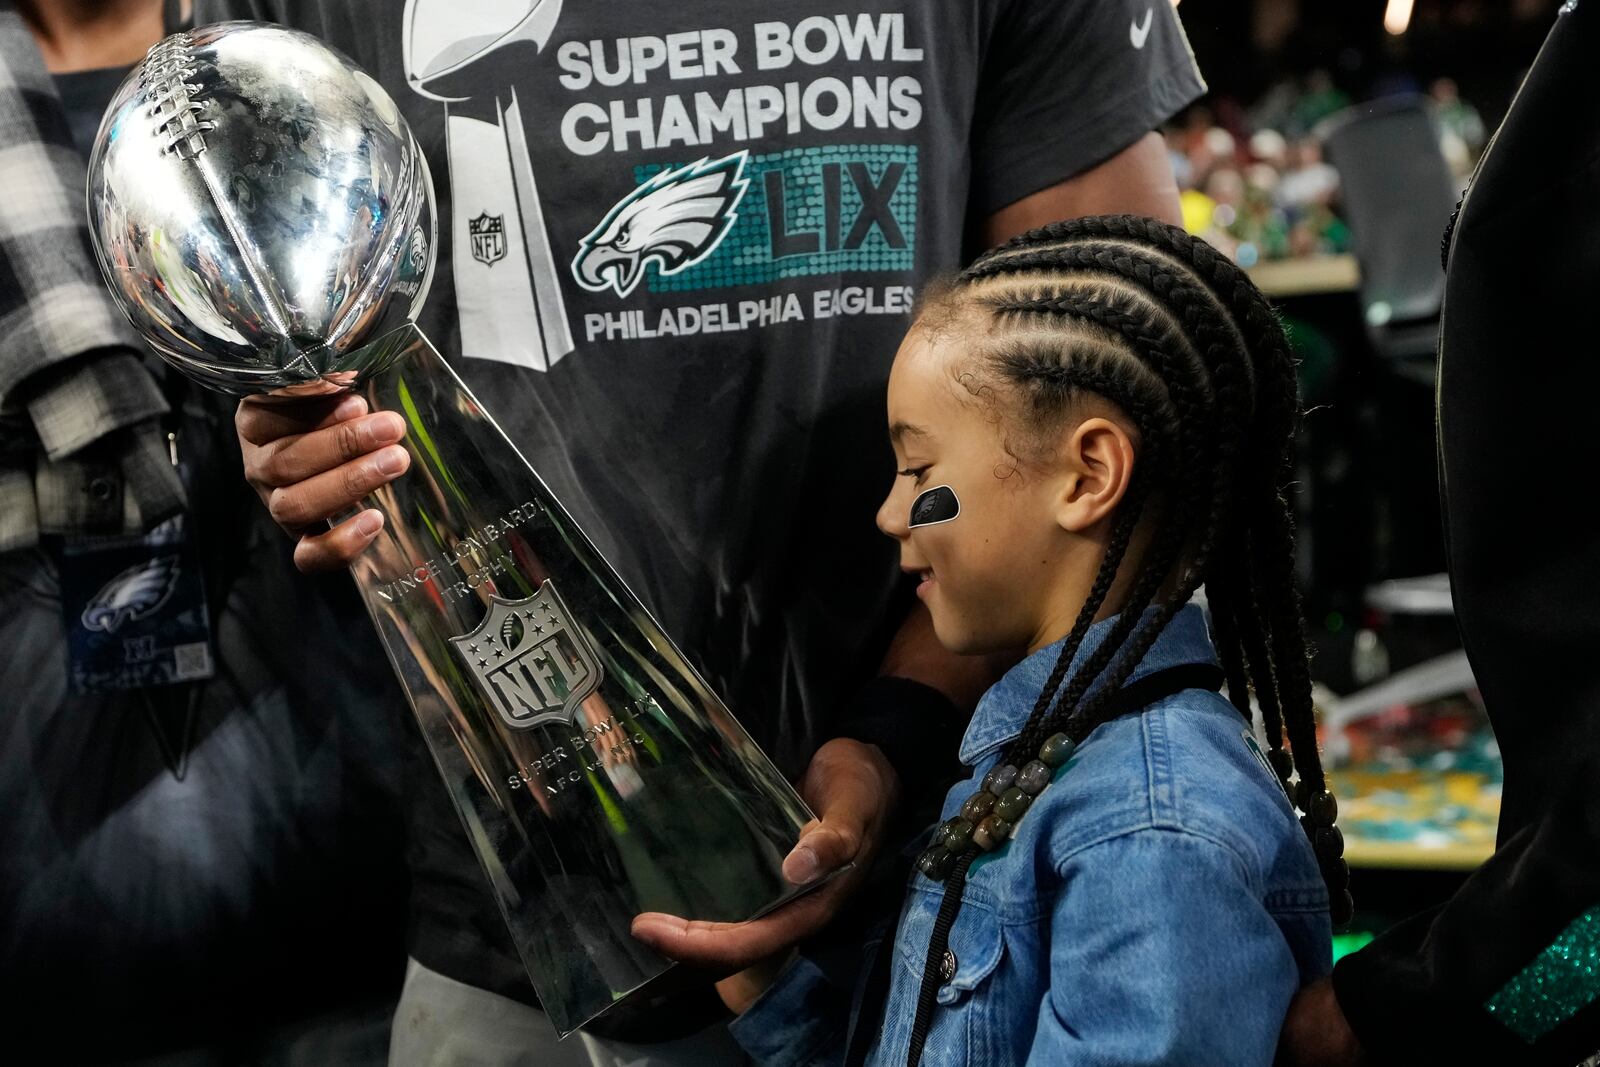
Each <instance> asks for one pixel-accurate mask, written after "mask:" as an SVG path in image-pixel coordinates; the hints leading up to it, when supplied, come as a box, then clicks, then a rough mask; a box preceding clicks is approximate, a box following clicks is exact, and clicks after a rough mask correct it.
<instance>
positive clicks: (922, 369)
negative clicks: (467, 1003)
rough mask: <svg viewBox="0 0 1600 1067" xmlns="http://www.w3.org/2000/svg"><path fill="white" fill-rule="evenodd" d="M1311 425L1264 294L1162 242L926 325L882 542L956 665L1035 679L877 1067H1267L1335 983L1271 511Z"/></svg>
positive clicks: (1010, 275) (983, 262)
mask: <svg viewBox="0 0 1600 1067" xmlns="http://www.w3.org/2000/svg"><path fill="white" fill-rule="evenodd" d="M1296 411H1297V399H1296V388H1295V377H1294V366H1293V363H1292V361H1291V359H1290V356H1289V352H1288V349H1287V347H1286V344H1285V340H1284V336H1283V332H1282V330H1281V329H1280V327H1279V325H1278V323H1277V321H1276V320H1275V319H1274V317H1273V315H1272V312H1271V310H1270V309H1269V308H1268V307H1267V305H1266V303H1265V302H1264V301H1263V299H1262V297H1261V295H1260V293H1259V292H1258V291H1257V290H1256V289H1255V287H1254V286H1253V285H1252V284H1251V283H1250V282H1249V280H1248V279H1247V278H1246V277H1245V276H1244V274H1243V273H1242V272H1240V271H1239V270H1238V269H1237V268H1235V267H1234V266H1233V265H1232V264H1231V263H1229V262H1228V261H1227V260H1226V259H1225V258H1224V257H1222V256H1220V255H1218V254H1217V253H1216V252H1215V251H1213V250H1212V249H1211V248H1210V247H1209V246H1208V245H1206V244H1204V243H1202V242H1200V241H1198V240H1195V239H1193V238H1190V237H1189V236H1188V235H1187V234H1185V233H1183V232H1182V231H1180V230H1177V229H1174V228H1172V227H1170V226H1167V225H1164V224H1162V223H1159V222H1155V221H1152V220H1149V219H1141V218H1135V217H1131V216H1128V217H1122V216H1119V217H1112V218H1095V219H1082V220H1077V221H1074V222H1068V223H1062V224H1059V225H1055V226H1050V227H1047V228H1045V229H1041V230H1036V231H1034V232H1032V233H1029V234H1026V235H1024V236H1022V237H1020V238H1017V239H1016V240H1014V241H1012V242H1010V243H1009V244H1007V245H1004V246H1002V247H1000V248H998V249H995V250H994V251H992V252H989V253H988V254H986V255H984V256H983V257H982V258H981V259H979V260H978V262H977V263H975V264H974V265H973V266H972V267H971V268H970V269H969V270H967V271H966V272H965V273H964V274H963V275H962V276H961V277H960V279H959V280H958V281H957V282H956V283H955V284H954V285H953V286H952V287H950V288H948V289H947V290H945V291H942V292H939V293H937V294H936V295H934V296H932V297H931V298H929V299H928V300H927V301H926V302H925V305H924V307H923V309H922V311H921V314H920V315H919V317H918V319H917V321H916V323H915V324H914V326H913V327H912V329H911V332H910V334H909V335H908V336H907V338H906V340H905V343H904V344H903V345H902V346H901V349H900V352H899V354H898V355H897V357H896V360H895V364H894V369H893V372H892V374H891V376H890V380H889V422H890V435H891V438H892V440H893V443H894V448H895V454H896V458H897V460H898V461H899V466H900V468H901V469H900V471H899V476H898V477H897V479H896V481H895V484H894V488H893V490H892V491H891V492H890V494H889V497H888V499H887V500H886V501H885V502H884V504H883V507H882V509H881V510H880V511H879V515H878V523H879V525H880V526H881V527H882V529H883V530H884V532H885V533H887V534H889V535H890V536H891V537H894V538H895V539H896V540H897V541H899V542H900V545H901V563H902V566H903V568H904V569H905V570H906V571H908V572H910V573H912V574H914V575H915V576H917V577H918V578H919V579H920V583H919V585H918V587H917V595H918V596H919V597H920V598H921V599H922V601H923V602H924V603H925V604H926V605H927V607H928V609H929V611H930V613H931V615H932V618H933V625H934V628H935V630H936V631H937V633H938V636H939V639H940V641H941V642H942V643H944V644H945V645H947V646H948V647H949V648H951V649H952V650H955V651H958V652H970V653H978V652H994V651H1000V650H1018V651H1020V652H1022V653H1023V654H1024V657H1025V658H1023V659H1022V661H1021V662H1020V663H1019V664H1018V665H1017V666H1016V667H1015V668H1013V669H1012V670H1011V671H1010V672H1009V673H1008V674H1007V675H1006V676H1005V677H1004V678H1002V679H1001V680H1000V682H999V683H998V684H996V685H995V686H994V687H993V688H992V689H991V690H990V691H989V692H988V693H987V694H986V695H985V696H984V698H983V700H982V701H981V702H980V703H979V705H978V708H977V711H976V713H975V714H974V716H973V719H972V722H971V725H970V726H969V728H968V730H967V733H966V737H965V739H964V740H963V742H962V746H961V758H962V761H963V762H964V763H965V764H966V765H968V766H969V767H970V768H971V771H972V773H971V777H970V779H969V780H967V781H965V782H963V783H962V784H960V785H958V786H956V787H955V788H954V789H952V790H951V791H950V793H949V795H948V797H947V799H946V801H945V805H944V817H945V819H946V821H945V822H944V823H943V824H942V825H941V826H940V827H939V829H938V830H937V831H936V832H935V834H934V838H933V844H932V845H931V847H929V848H928V849H927V850H926V851H925V852H923V853H922V855H921V858H920V859H919V860H918V861H917V867H918V871H917V873H915V874H914V875H913V876H912V879H911V885H910V888H909V891H908V895H907V898H906V901H905V904H904V907H903V909H902V911H901V914H900V920H899V926H898V930H897V932H896V934H895V937H894V942H893V945H892V947H890V946H888V945H886V946H885V947H884V948H883V949H882V950H881V951H884V952H891V953H892V958H890V959H889V960H888V961H887V964H886V970H887V975H888V979H887V987H888V993H887V1001H886V1003H885V1005H884V1009H883V1012H882V1015H881V1018H880V1019H878V1020H876V1021H874V1020H873V1019H871V1017H870V1013H869V1016H868V1017H867V1018H866V1019H864V1020H862V1021H859V1022H858V1024H857V1026H856V1031H857V1039H858V1040H859V1038H860V1037H861V1036H862V1034H865V1035H866V1036H867V1038H868V1041H869V1042H870V1043H871V1048H870V1053H869V1055H868V1057H867V1059H868V1062H869V1063H872V1064H875V1065H899V1064H916V1063H918V1062H921V1063H924V1064H982V1065H985V1067H990V1065H1005V1064H1022V1063H1039V1064H1077V1063H1093V1064H1119V1065H1122V1064H1130V1065H1131V1064H1172V1065H1182V1067H1202V1065H1207V1064H1217V1065H1226V1067H1244V1065H1250V1064H1261V1065H1263V1067H1265V1065H1267V1064H1270V1063H1271V1061H1272V1057H1273V1051H1274V1047H1275V1044H1276V1041H1277V1036H1278V1031H1279V1028H1280V1026H1281V1024H1282V1021H1283V1018H1284V1013H1285V1011H1286V1009H1287V1007H1288V1004H1289V1000H1290V997H1291V995H1292V994H1293V993H1294V992H1295V990H1296V989H1297V988H1298V987H1299V986H1300V985H1302V984H1303V983H1305V982H1307V981H1310V980H1311V979H1313V978H1316V977H1319V976H1321V975H1323V974H1325V973H1326V972H1327V971H1328V970H1329V968H1330V960H1329V954H1330V937H1329V901H1330V891H1331V894H1332V898H1333V911H1334V914H1335V915H1336V916H1338V917H1339V918H1340V919H1341V921H1342V920H1343V919H1344V918H1345V917H1347V916H1348V914H1349V909H1350V903H1349V897H1348V894H1347V892H1346V884H1347V879H1348V871H1347V869H1346V868H1345V865H1344V861H1343V859H1342V858H1341V857H1340V853H1341V852H1342V849H1343V843H1342V839H1341V838H1340V835H1339V831H1338V830H1337V829H1335V828H1334V826H1333V823H1334V818H1335V814H1336V810H1335V804H1334V801H1333V798H1332V796H1331V795H1330V794H1329V793H1327V791H1326V789H1325V786H1324V782H1323V775H1322V770H1321V766H1320V763H1319V760H1318V756H1317V750H1316V738H1315V733H1314V724H1313V721H1312V711H1311V682H1310V675H1309V672H1308V667H1307V659H1306V649H1305V645H1304V641H1303V637H1302V633H1301V620H1300V616H1299V606H1298V601H1297V597H1296V593H1295V588H1294V583H1293V573H1292V572H1293V549H1294V546H1293V533H1292V529H1291V525H1290V517H1289V512H1288V508H1287V506H1286V504H1285V502H1284V498H1283V496H1282V493H1281V487H1282V485H1283V484H1284V480H1285V478H1286V477H1287V474H1288V460H1289V444H1290V433H1291V429H1292V427H1293V424H1294V421H1295V417H1296ZM1202 585H1203V586H1204V587H1205V592H1206V597H1207V601H1208V603H1209V606H1210V622H1211V627H1210V633H1208V628H1207V620H1206V614H1205V613H1204V612H1203V611H1202V609H1201V608H1200V607H1199V606H1198V605H1194V604H1191V603H1189V601H1190V599H1191V598H1192V597H1193V595H1194V594H1195V592H1196V591H1197V590H1198V589H1200V587H1201V586H1202ZM1224 682H1226V687H1227V691H1228V699H1223V698H1222V697H1221V696H1219V695H1218V693H1217V690H1218V689H1220V688H1221V687H1222V685H1223V683H1224ZM1251 693H1253V694H1254V696H1255V703H1256V704H1257V705H1258V706H1259V707H1260V709H1261V712H1262V716H1263V719H1264V724H1265V733H1266V737H1267V739H1268V740H1269V742H1270V749H1271V752H1270V761H1269V759H1268V758H1264V757H1263V756H1262V754H1261V751H1260V749H1259V748H1258V747H1257V746H1256V744H1255V741H1254V739H1253V737H1252V731H1251V726H1250V715H1251V710H1250V709H1251V702H1250V694H1251ZM1286 733H1287V735H1288V740H1289V742H1290V743H1291V744H1292V746H1293V751H1294V753H1295V755H1296V756H1297V757H1298V763H1299V777H1298V783H1297V788H1296V790H1295V791H1294V795H1295V796H1296V797H1297V798H1298V800H1299V806H1300V807H1301V808H1302V809H1303V810H1305V812H1306V815H1305V818H1304V819H1303V820H1301V821H1299V822H1297V820H1296V816H1295V811H1294V805H1292V804H1291V803H1290V800H1289V794H1290V792H1291V790H1290V788H1289V786H1290V781H1289V779H1290V776H1291V774H1293V761H1291V760H1290V758H1289V754H1288V752H1287V751H1286V750H1285V749H1284V748H1283V744H1284V735H1285V734H1286ZM1302 825H1303V826H1304V829H1302ZM1308 837H1309V838H1310V839H1311V840H1309V841H1308ZM1312 842H1315V851H1314V849H1313V843H1312ZM1319 859H1320V861H1321V862H1320V863H1319ZM1319 868H1320V869H1319ZM1325 879H1326V881H1325ZM880 966H884V965H882V964H880ZM878 973H879V974H880V975H881V974H882V973H883V971H882V970H880V971H879V972H878ZM782 983H783V979H780V986H781V985H782ZM880 984H881V983H880ZM880 997H881V994H880ZM866 1000H867V1001H868V1002H870V1001H871V1000H872V998H871V997H870V996H869V997H867V998H866ZM797 1002H798V1001H797V999H796V998H795V997H794V995H793V993H792V991H790V992H788V993H785V992H783V991H782V990H780V989H774V990H772V991H769V996H767V997H764V998H763V1001H761V1002H758V1003H757V1005H756V1007H755V1008H754V1009H753V1010H752V1013H751V1014H754V1015H756V1016H759V1015H760V1014H761V1012H762V1011H763V1010H771V1009H775V1008H778V1007H779V1006H780V1005H783V1004H789V1005H793V1004H795V1003H797ZM755 1023H756V1020H755V1019H752V1018H751V1015H749V1014H747V1016H746V1017H745V1018H744V1019H741V1020H740V1022H739V1024H738V1026H737V1027H736V1033H737V1032H740V1031H743V1032H746V1033H748V1032H750V1031H751V1029H752V1025H753V1024H755Z"/></svg>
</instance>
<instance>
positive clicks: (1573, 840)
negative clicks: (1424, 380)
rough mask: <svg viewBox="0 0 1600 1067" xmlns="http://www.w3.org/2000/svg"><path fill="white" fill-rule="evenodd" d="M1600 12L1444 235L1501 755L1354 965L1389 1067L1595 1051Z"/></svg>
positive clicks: (1448, 341)
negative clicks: (1486, 802) (1424, 881)
mask: <svg viewBox="0 0 1600 1067" xmlns="http://www.w3.org/2000/svg"><path fill="white" fill-rule="evenodd" d="M1597 297H1600V0H1581V2H1578V3H1576V4H1574V5H1569V9H1564V10H1563V13H1562V14H1561V15H1560V17H1559V18H1558V19H1557V21H1556V25H1555V28H1554V29H1553V30H1552V31H1551V33H1550V36H1549V38H1548V39H1547V41H1546V42H1545V45H1544V48H1543V50H1542V51H1541V52H1540V54H1539V58H1538V60H1537V62H1536V63H1535V65H1534V67H1533V69H1532V70H1531V72H1530V73H1529V75H1528V77H1527V80H1526V81H1525V83H1524V84H1523V86H1522V89H1521V91H1520V92H1519V93H1518V95H1517V97H1516V100H1515V101H1514V102H1513V104H1512V107H1511V111H1510V113H1509V114H1508V115H1507V117H1506V120H1505V123H1504V124H1503V125H1502V127H1501V128H1500V131H1499V132H1498V133H1497V134H1496V136H1495V140H1494V141H1493V142H1492V143H1491V145H1490V148H1489V151H1488V153H1487V154H1486V156H1485V158H1484V161H1483V163H1482V164H1481V165H1480V167H1479V171H1478V174H1477V176H1476V178H1475V179H1474V181H1473V183H1472V185H1471V187H1470V188H1469V191H1468V194H1467V198H1466V200H1465V202H1464V204H1463V205H1462V208H1461V212H1460V218H1459V220H1458V222H1457V224H1456V226H1455V230H1454V234H1453V236H1452V238H1451V242H1450V245H1449V260H1448V280H1447V287H1446V292H1445V309H1444V321H1443V325H1442V328H1441V340H1440V363H1439V384H1438V423H1439V461H1440V482H1441V485H1442V487H1443V497H1444V517H1445V526H1446V539H1447V546H1448V550H1449V559H1450V576H1451V584H1452V587H1453V589H1454V593H1455V606H1456V614H1457V619H1458V622H1459V625H1460V628H1461V633H1462V637H1463V640H1464V642H1465V645H1466V650H1467V654H1468V656H1469V658H1470V660H1471V662H1472V668H1473V671H1474V673H1475V674H1476V676H1477V680H1478V683H1479V685H1480V688H1481V690H1482V693H1483V697H1484V700H1485V703H1486V704H1487V707H1488V712H1489V717H1490V719H1491V721H1492V723H1493V726H1494V731H1495V736H1496V738H1497V739H1498V741H1499V744H1500V750H1501V754H1502V756H1503V757H1504V761H1505V792H1504V798H1503V802H1502V807H1501V815H1500V831H1499V842H1498V848H1497V850H1496V852H1495V854H1494V856H1493V858H1492V859H1490V860H1489V861H1488V862H1487V863H1485V864H1484V865H1483V866H1482V867H1481V868H1480V869H1479V870H1477V871H1476V872H1474V873H1473V875H1472V876H1471V877H1470V878H1469V879H1468V880H1467V882H1466V883H1465V884H1464V885H1463V886H1462V888H1461V890H1460V891H1459V892H1458V893H1457V894H1456V895H1455V896H1454V897H1453V898H1451V899H1450V900H1449V901H1448V902H1446V903H1445V904H1444V905H1443V906H1442V907H1440V908H1438V909H1436V910H1435V911H1432V912H1429V913H1425V914H1423V915H1418V916H1415V917H1413V918H1412V919H1410V920H1408V921H1406V922H1404V923H1402V924H1401V925H1399V926H1398V927H1396V928H1394V929H1393V930H1391V931H1389V932H1388V933H1386V934H1385V935H1383V936H1382V937H1380V938H1378V939H1377V940H1376V941H1374V942H1373V943H1372V944H1371V945H1369V946H1368V947H1367V948H1365V949H1363V950H1362V951H1360V952H1358V953H1355V954H1354V955H1352V956H1350V957H1347V958H1346V959H1344V960H1342V961H1341V962H1340V964H1339V966H1338V967H1337V968H1336V969H1335V971H1334V987H1335V989H1336V991H1337V993H1338V997H1339V1001H1340V1004H1341V1006H1342V1007H1343V1009H1344V1011H1345V1014H1346V1016H1347V1017H1348V1018H1349V1019H1350V1022H1351V1025H1352V1026H1353V1027H1354V1029H1355V1031H1356V1033H1357V1034H1358V1035H1359V1036H1360V1038H1361V1039H1362V1041H1363V1043H1364V1044H1366V1045H1367V1047H1368V1048H1369V1049H1370V1050H1371V1051H1372V1052H1374V1053H1375V1054H1376V1055H1377V1056H1378V1057H1379V1058H1380V1060H1381V1061H1382V1062H1386V1063H1387V1062H1391V1061H1392V1062H1396V1063H1473V1064H1478V1063H1485V1064H1489V1063H1492V1064H1515V1065H1518V1067H1521V1065H1524V1064H1527V1065H1536V1064H1550V1065H1553V1067H1554V1065H1559V1067H1572V1065H1573V1064H1575V1063H1577V1062H1578V1061H1579V1060H1582V1059H1584V1058H1585V1057H1586V1056H1589V1055H1590V1054H1592V1053H1594V1052H1596V1051H1597V1050H1600V999H1597V997H1600V658H1597V657H1600V534H1597V531H1596V526H1595V520H1594V517H1593V516H1594V505H1593V500H1592V497H1593V486H1594V485H1595V482H1596V474H1597V473H1600V437H1597V434H1596V429H1597V428H1596V416H1595V411H1594V408H1595V404H1596V400H1597V398H1600V350H1597V345H1600V343H1597V340H1596V334H1595V332H1594V327H1593V324H1592V322H1591V321H1590V316H1591V315H1593V314H1594V312H1595V309H1596V302H1597V299H1596V298H1597Z"/></svg>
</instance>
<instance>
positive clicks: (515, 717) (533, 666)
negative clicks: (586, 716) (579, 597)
mask: <svg viewBox="0 0 1600 1067" xmlns="http://www.w3.org/2000/svg"><path fill="white" fill-rule="evenodd" d="M450 643H451V644H452V645H454V646H455V648H456V651H457V652H458V653H460V655H461V658H462V659H463V660H465V661H466V664H467V667H468V668H469V669H470V670H471V671H472V675H473V677H474V678H475V679H476V680H477V683H478V687H479V688H480V689H482V690H483V692H484V695H485V696H487V697H488V698H489V702H490V703H491V704H492V705H493V706H494V709H495V711H496V712H498V713H499V715H500V718H501V719H502V720H503V721H504V722H505V724H506V725H507V726H514V727H517V728H519V729H525V728H527V727H531V726H541V725H544V724H547V723H565V722H570V721H572V716H573V714H574V713H575V712H576V711H577V710H578V705H579V704H581V703H582V702H583V700H584V698H585V697H587V696H588V695H589V694H590V693H593V692H594V691H595V690H596V689H597V688H599V685H600V679H601V678H602V677H603V676H604V670H603V668H602V667H601V666H600V659H599V657H598V656H596V655H595V653H594V650H593V649H592V648H591V647H590V646H589V642H588V640H587V639H586V638H585V637H584V635H583V634H582V633H581V632H580V631H579V629H578V628H577V626H575V625H574V624H573V622H572V615H571V613H570V612H568V611H567V606H566V604H565V603H563V602H562V600H561V595H560V594H559V593H557V592H556V587H555V585H554V583H552V582H550V581H549V580H548V579H547V580H546V581H545V582H544V584H543V585H541V586H540V587H539V590H538V592H536V593H534V594H533V595H532V596H530V597H525V598H523V599H521V600H507V599H505V598H504V597H502V596H500V595H499V594H498V593H496V594H494V595H493V596H492V597H491V598H490V602H489V610H488V612H487V613H486V614H485V615H484V617H483V621H482V622H480V623H478V626H477V628H476V629H474V630H473V631H472V632H471V633H467V634H462V635H461V636H460V637H452V638H451V639H450Z"/></svg>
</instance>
